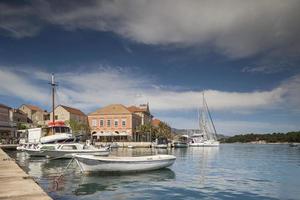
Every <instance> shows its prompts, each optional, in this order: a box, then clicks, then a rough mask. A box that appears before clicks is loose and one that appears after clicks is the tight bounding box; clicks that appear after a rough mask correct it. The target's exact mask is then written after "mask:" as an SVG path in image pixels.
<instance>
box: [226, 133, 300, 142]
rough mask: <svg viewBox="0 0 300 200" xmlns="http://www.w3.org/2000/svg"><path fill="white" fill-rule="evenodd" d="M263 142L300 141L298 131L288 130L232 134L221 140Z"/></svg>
mask: <svg viewBox="0 0 300 200" xmlns="http://www.w3.org/2000/svg"><path fill="white" fill-rule="evenodd" d="M259 141H261V142H265V143H284V142H289V143H293V142H295V143H299V142H300V131H295V132H288V133H269V134H253V133H250V134H245V135H234V136H232V137H227V138H225V139H223V140H221V142H224V143H235V142H240V143H250V142H259Z"/></svg>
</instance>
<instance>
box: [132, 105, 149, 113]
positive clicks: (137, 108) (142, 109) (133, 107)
mask: <svg viewBox="0 0 300 200" xmlns="http://www.w3.org/2000/svg"><path fill="white" fill-rule="evenodd" d="M127 109H128V110H129V111H130V112H132V113H134V112H148V110H147V108H139V107H136V106H130V107H127Z"/></svg>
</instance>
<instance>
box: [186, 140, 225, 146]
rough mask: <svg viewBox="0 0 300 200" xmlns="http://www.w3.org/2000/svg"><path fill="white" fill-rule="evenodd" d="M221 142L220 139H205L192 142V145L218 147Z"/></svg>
mask: <svg viewBox="0 0 300 200" xmlns="http://www.w3.org/2000/svg"><path fill="white" fill-rule="evenodd" d="M219 145H220V143H219V142H218V141H204V142H197V143H190V144H189V146H190V147H218V146H219Z"/></svg>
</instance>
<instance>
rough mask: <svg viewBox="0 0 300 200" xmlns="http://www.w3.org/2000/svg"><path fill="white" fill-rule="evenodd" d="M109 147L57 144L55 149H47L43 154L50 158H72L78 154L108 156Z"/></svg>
mask: <svg viewBox="0 0 300 200" xmlns="http://www.w3.org/2000/svg"><path fill="white" fill-rule="evenodd" d="M109 153H110V148H109V147H101V148H96V147H94V146H92V145H84V144H80V143H66V144H56V145H55V146H54V148H53V149H46V150H45V151H44V152H43V154H45V155H46V156H47V157H50V158H72V157H73V156H74V155H75V154H76V155H95V156H108V155H109Z"/></svg>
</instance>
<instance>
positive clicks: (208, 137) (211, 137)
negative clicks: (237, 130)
mask: <svg viewBox="0 0 300 200" xmlns="http://www.w3.org/2000/svg"><path fill="white" fill-rule="evenodd" d="M202 97H203V101H202V110H201V119H200V111H198V119H199V127H200V129H199V133H194V134H193V135H192V136H191V141H190V143H189V146H191V147H218V146H219V144H220V143H219V141H217V131H216V128H215V125H214V122H213V120H212V117H211V114H210V111H209V109H208V106H207V102H206V100H205V97H204V92H203V93H202Z"/></svg>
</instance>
